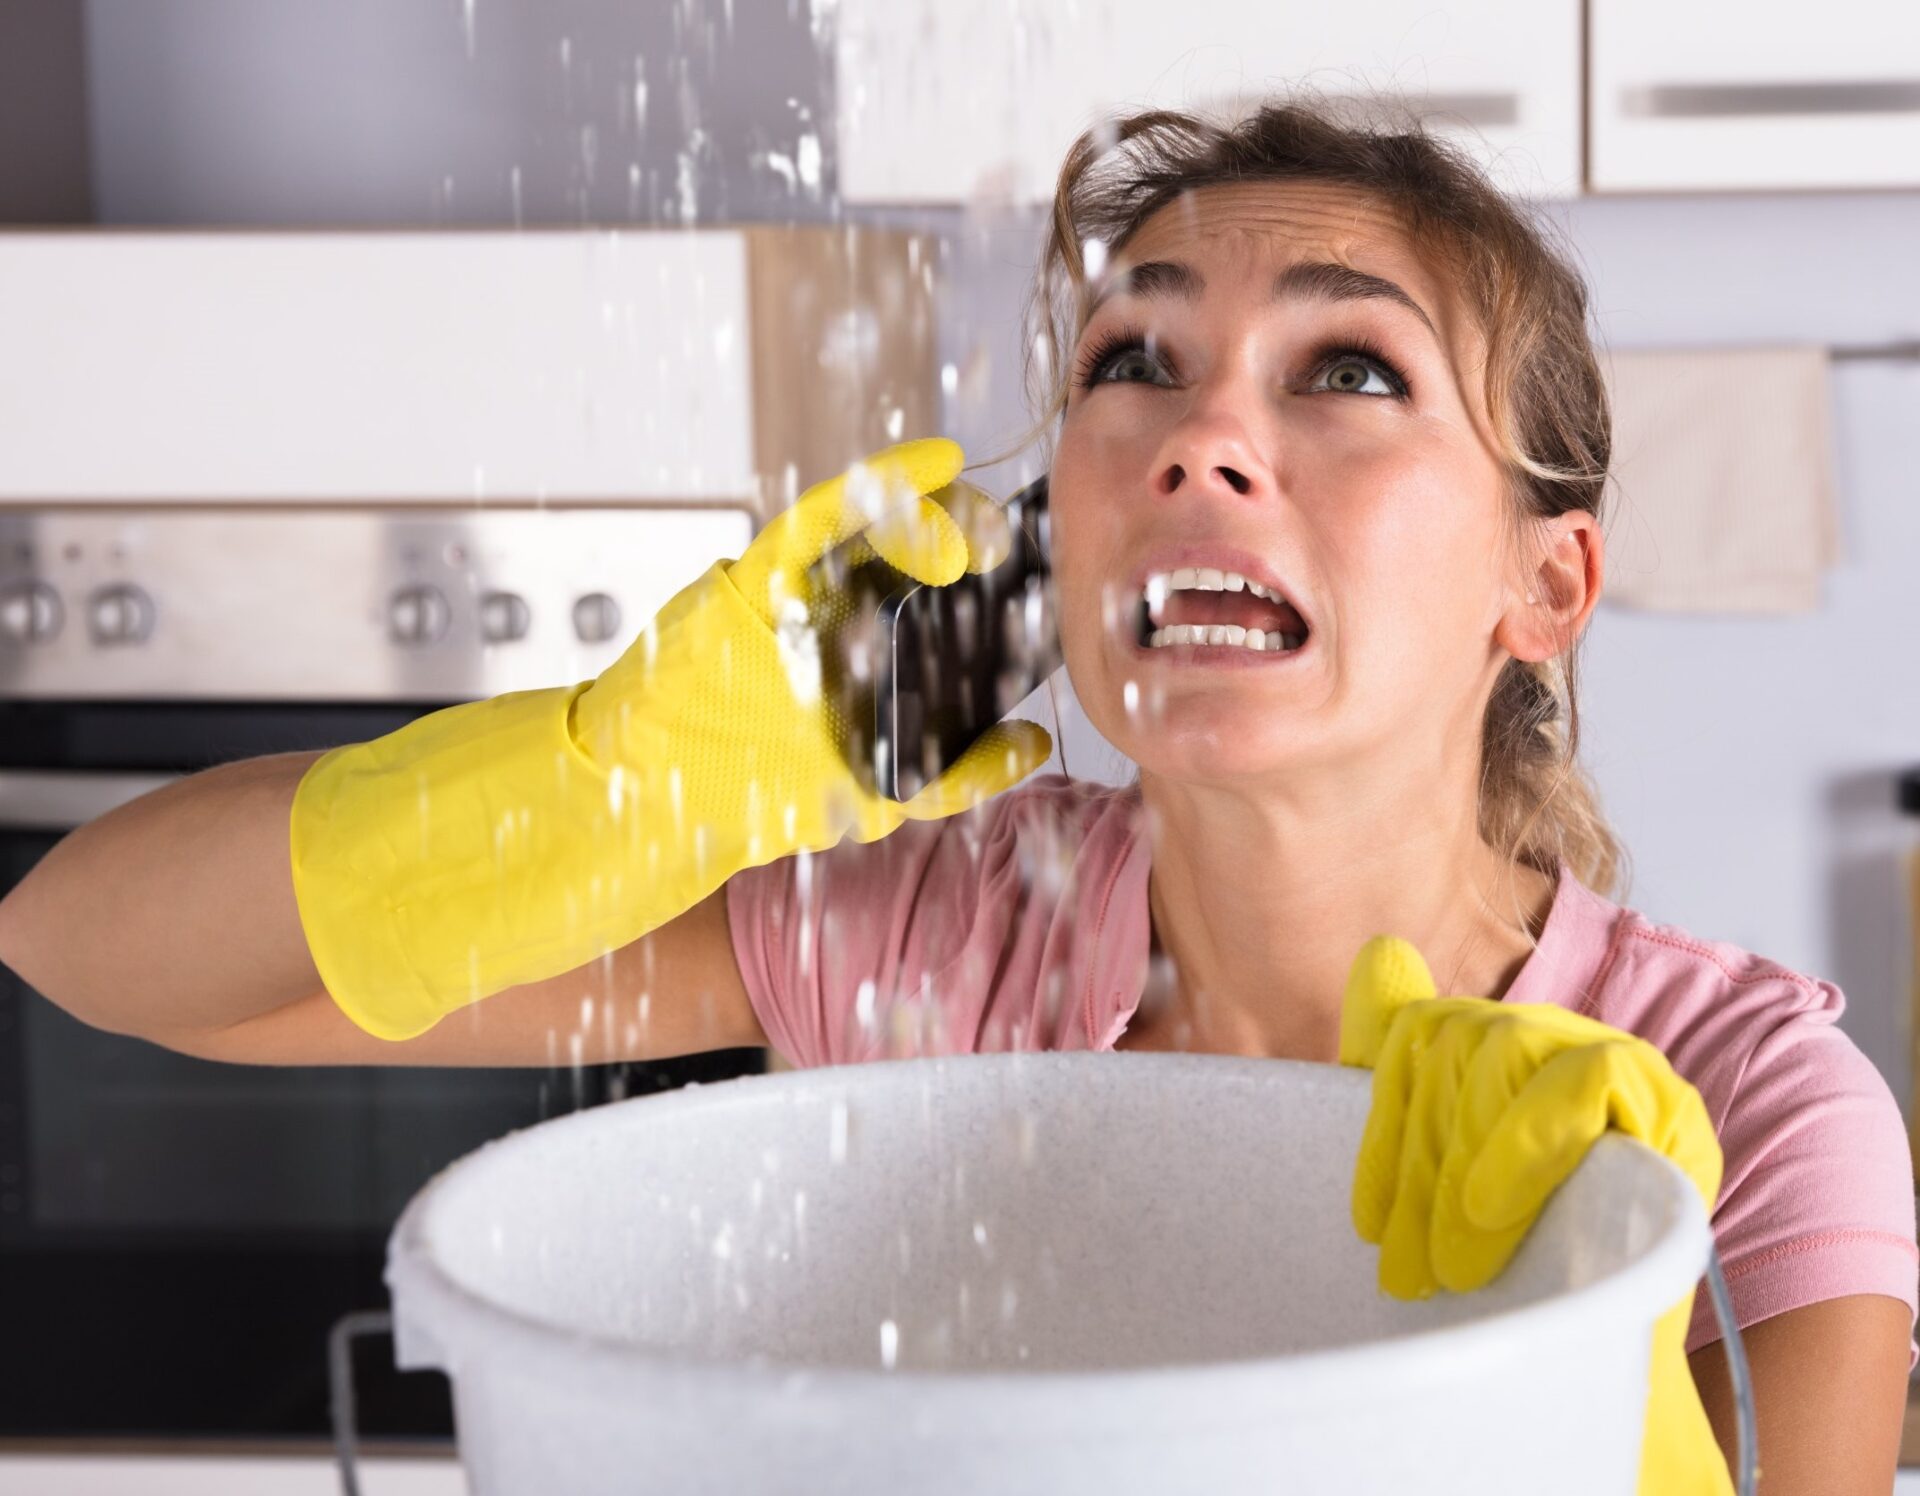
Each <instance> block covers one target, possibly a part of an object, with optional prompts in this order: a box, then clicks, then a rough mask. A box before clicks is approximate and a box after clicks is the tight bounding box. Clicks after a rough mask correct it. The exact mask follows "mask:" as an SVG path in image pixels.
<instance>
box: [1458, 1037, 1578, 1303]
mask: <svg viewBox="0 0 1920 1496" xmlns="http://www.w3.org/2000/svg"><path fill="white" fill-rule="evenodd" d="M1523 1012H1524V1010H1503V1009H1502V1008H1501V1007H1500V1005H1499V1004H1497V1003H1490V1004H1489V1005H1488V1012H1487V1013H1486V1014H1485V1015H1484V1020H1483V1021H1484V1028H1483V1032H1482V1038H1481V1042H1480V1045H1479V1047H1478V1048H1477V1049H1476V1050H1475V1051H1474V1055H1473V1060H1472V1063H1471V1064H1470V1065H1469V1066H1468V1067H1467V1073H1466V1078H1465V1080H1464V1081H1463V1082H1462V1084H1461V1090H1460V1100H1459V1104H1458V1106H1457V1108H1456V1109H1455V1112H1454V1122H1453V1133H1452V1136H1451V1137H1449V1138H1448V1140H1447V1149H1446V1153H1445V1154H1444V1156H1443V1157H1442V1158H1441V1160H1440V1178H1439V1183H1438V1184H1437V1185H1436V1186H1435V1189H1434V1198H1433V1270H1434V1275H1435V1276H1436V1277H1437V1278H1438V1279H1439V1280H1440V1282H1441V1284H1442V1285H1443V1286H1444V1287H1446V1288H1448V1289H1450V1290H1452V1291H1453V1292H1455V1293H1471V1292H1472V1291H1473V1290H1474V1289H1476V1288H1483V1287H1485V1286H1486V1285H1487V1284H1488V1283H1491V1282H1492V1281H1493V1280H1494V1279H1495V1278H1497V1277H1499V1276H1500V1274H1501V1273H1503V1272H1504V1271H1506V1267H1507V1264H1508V1263H1509V1262H1510V1261H1512V1259H1513V1254H1514V1251H1515V1250H1516V1249H1517V1248H1518V1247H1519V1245H1520V1242H1521V1240H1522V1238H1524V1237H1525V1235H1526V1232H1527V1227H1528V1226H1529V1225H1530V1224H1531V1223H1530V1222H1525V1221H1522V1222H1519V1223H1516V1224H1514V1225H1510V1226H1506V1227H1502V1228H1500V1229H1498V1230H1493V1231H1488V1230H1484V1229H1483V1228H1482V1227H1481V1226H1479V1225H1478V1224H1477V1223H1476V1222H1475V1221H1474V1220H1472V1219H1471V1217H1469V1215H1468V1214H1467V1210H1466V1206H1465V1203H1464V1201H1463V1199H1462V1196H1463V1194H1464V1192H1465V1188H1466V1181H1467V1176H1468V1175H1469V1174H1470V1173H1471V1171H1472V1168H1473V1164H1474V1162H1475V1161H1476V1160H1477V1159H1478V1158H1479V1156H1480V1153H1481V1151H1482V1150H1483V1149H1484V1148H1485V1147H1486V1144H1487V1140H1488V1138H1490V1137H1491V1136H1492V1135H1493V1132H1494V1129H1495V1128H1496V1127H1497V1126H1498V1125H1499V1123H1500V1119H1501V1118H1502V1117H1504V1116H1505V1115H1506V1114H1507V1111H1508V1109H1509V1108H1511V1107H1512V1106H1513V1104H1514V1101H1515V1099H1516V1098H1517V1097H1518V1096H1519V1095H1520V1093H1521V1091H1522V1090H1524V1089H1525V1087H1526V1084H1527V1082H1528V1081H1529V1080H1531V1079H1532V1078H1533V1076H1534V1074H1535V1072H1536V1071H1538V1069H1539V1068H1540V1065H1541V1063H1542V1062H1543V1060H1544V1059H1545V1058H1546V1057H1547V1056H1550V1055H1551V1054H1553V1053H1555V1052H1556V1047H1557V1046H1558V1044H1559V1043H1560V1042H1561V1041H1560V1040H1559V1039H1558V1038H1557V1036H1555V1035H1553V1034H1552V1033H1551V1032H1550V1031H1547V1030H1545V1029H1544V1027H1543V1026H1540V1025H1536V1024H1534V1023H1533V1022H1532V1021H1531V1016H1530V1015H1526V1016H1523Z"/></svg>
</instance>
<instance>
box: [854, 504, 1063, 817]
mask: <svg viewBox="0 0 1920 1496" xmlns="http://www.w3.org/2000/svg"><path fill="white" fill-rule="evenodd" d="M1006 512H1007V518H1008V521H1009V528H1010V530H1011V532H1012V534H1011V545H1010V547H1009V550H1008V553H1007V555H1006V556H1005V557H1004V558H1003V559H1002V560H1001V562H1000V564H999V565H998V566H995V567H993V568H991V569H990V570H987V571H984V572H981V573H978V574H974V573H968V574H966V575H964V576H962V577H961V578H960V579H959V580H958V581H955V582H951V583H949V584H948V585H946V586H944V587H929V586H923V585H922V584H921V583H919V582H916V581H915V580H914V579H913V578H911V577H909V576H906V575H905V574H903V573H901V572H898V571H896V570H894V569H893V568H892V567H891V566H889V565H887V564H886V563H885V562H884V561H881V560H879V559H877V558H873V557H869V558H868V559H866V560H864V561H861V562H859V563H858V564H856V565H852V566H844V567H842V568H840V577H841V580H840V581H839V582H838V583H837V585H838V586H839V587H841V588H842V589H844V592H845V602H846V607H845V608H844V609H843V610H840V616H841V617H842V618H843V619H844V622H842V623H840V624H839V625H838V626H837V627H836V628H835V629H834V631H833V633H832V635H831V636H830V637H827V638H824V639H823V640H822V649H821V663H822V685H823V688H824V689H825V691H826V692H827V696H828V706H829V711H828V715H829V719H830V720H831V721H832V723H833V727H834V733H835V738H836V741H837V742H838V744H839V746H840V749H841V752H842V754H843V755H844V757H845V758H846V761H847V766H848V768H849V769H850V770H851V771H852V773H853V776H854V778H855V780H856V781H857V782H858V783H859V784H860V785H861V787H862V788H863V789H866V790H867V791H868V792H869V793H872V794H876V795H881V796H884V797H886V798H887V799H891V800H897V801H906V800H910V799H912V798H913V796H914V795H916V794H917V793H919V791H920V790H921V789H922V788H924V787H925V786H926V785H927V784H929V783H931V782H932V781H933V780H935V779H937V778H938V777H939V776H940V775H941V773H943V772H944V771H945V770H946V769H947V768H948V767H949V766H951V765H952V764H953V763H954V762H955V761H956V760H958V759H959V757H960V756H961V755H962V754H963V753H965V752H966V750H967V749H968V748H969V747H971V746H972V745H973V743H975V742H976V741H977V740H978V739H979V738H980V736H981V734H982V733H984V732H986V731H987V729H988V728H990V727H992V726H993V725H994V724H995V723H997V722H1000V721H1002V720H1003V719H1004V718H1005V717H1006V716H1007V714H1008V713H1009V712H1010V711H1012V710H1013V708H1014V707H1015V706H1017V705H1019V703H1020V702H1021V701H1022V700H1024V699H1025V698H1026V697H1027V696H1028V695H1030V694H1031V693H1032V692H1033V690H1034V689H1035V688H1036V687H1038V686H1039V685H1040V684H1041V683H1042V682H1044V681H1045V680H1046V678H1047V677H1048V676H1049V675H1051V674H1052V673H1053V672H1054V670H1056V669H1057V668H1058V667H1059V665H1060V663H1061V656H1060V645H1059V634H1058V630H1057V627H1056V624H1055V617H1054V599H1053V588H1052V573H1051V570H1050V568H1049V566H1048V556H1049V553H1050V549H1051V537H1050V534H1049V525H1048V518H1047V480H1046V479H1045V478H1041V479H1040V480H1038V481H1037V482H1035V483H1033V484H1030V485H1028V487H1026V488H1024V489H1022V490H1021V491H1020V492H1019V493H1018V494H1016V495H1015V496H1014V497H1013V498H1011V499H1009V500H1008V501H1007V504H1006Z"/></svg>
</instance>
